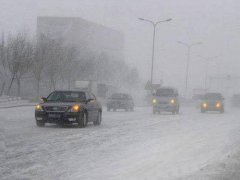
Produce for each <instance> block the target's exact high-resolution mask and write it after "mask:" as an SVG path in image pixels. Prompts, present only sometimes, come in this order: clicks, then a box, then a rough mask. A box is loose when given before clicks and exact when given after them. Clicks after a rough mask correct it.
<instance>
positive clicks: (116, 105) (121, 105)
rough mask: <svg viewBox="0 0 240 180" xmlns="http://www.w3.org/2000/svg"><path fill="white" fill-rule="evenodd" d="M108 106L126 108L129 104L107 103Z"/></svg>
mask: <svg viewBox="0 0 240 180" xmlns="http://www.w3.org/2000/svg"><path fill="white" fill-rule="evenodd" d="M107 107H108V108H110V109H125V108H128V107H129V105H128V104H109V105H107Z"/></svg>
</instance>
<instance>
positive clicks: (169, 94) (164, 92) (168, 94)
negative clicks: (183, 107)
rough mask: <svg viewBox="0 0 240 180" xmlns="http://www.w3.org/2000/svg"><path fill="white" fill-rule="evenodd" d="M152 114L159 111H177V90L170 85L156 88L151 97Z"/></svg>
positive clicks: (174, 112) (173, 112)
mask: <svg viewBox="0 0 240 180" xmlns="http://www.w3.org/2000/svg"><path fill="white" fill-rule="evenodd" d="M152 104H153V114H156V113H157V112H158V113H161V112H164V111H165V112H171V113H172V114H178V113H179V107H180V105H179V99H178V91H177V89H175V88H171V87H162V88H159V89H157V90H156V93H154V94H153V99H152Z"/></svg>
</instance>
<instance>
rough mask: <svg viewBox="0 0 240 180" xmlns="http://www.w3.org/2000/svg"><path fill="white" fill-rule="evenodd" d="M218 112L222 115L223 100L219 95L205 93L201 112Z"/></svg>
mask: <svg viewBox="0 0 240 180" xmlns="http://www.w3.org/2000/svg"><path fill="white" fill-rule="evenodd" d="M207 111H219V112H220V113H224V98H223V96H222V94H221V93H206V94H205V95H204V97H203V101H202V103H201V112H202V113H205V112H207Z"/></svg>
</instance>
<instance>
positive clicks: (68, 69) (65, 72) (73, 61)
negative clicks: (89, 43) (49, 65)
mask: <svg viewBox="0 0 240 180" xmlns="http://www.w3.org/2000/svg"><path fill="white" fill-rule="evenodd" d="M77 56H78V52H77V49H76V48H75V47H74V46H71V45H68V46H67V47H65V51H64V59H63V66H62V68H63V69H62V76H63V77H62V78H63V79H66V80H67V86H68V89H70V87H71V82H72V80H73V77H74V76H75V74H76V73H75V72H76V71H77V67H76V65H77Z"/></svg>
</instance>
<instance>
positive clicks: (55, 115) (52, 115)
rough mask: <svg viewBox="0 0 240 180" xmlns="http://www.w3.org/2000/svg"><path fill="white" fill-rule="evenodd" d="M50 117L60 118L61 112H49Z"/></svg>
mask: <svg viewBox="0 0 240 180" xmlns="http://www.w3.org/2000/svg"><path fill="white" fill-rule="evenodd" d="M48 117H49V118H60V117H61V114H48Z"/></svg>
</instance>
